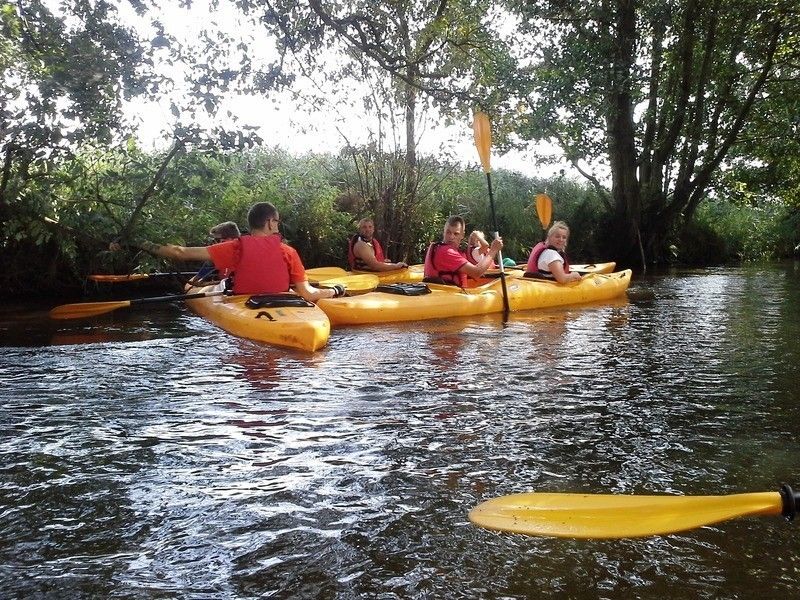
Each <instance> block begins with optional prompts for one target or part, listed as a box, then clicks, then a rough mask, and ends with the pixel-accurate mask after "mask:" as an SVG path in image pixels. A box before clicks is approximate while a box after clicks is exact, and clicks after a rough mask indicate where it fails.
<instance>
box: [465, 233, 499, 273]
mask: <svg viewBox="0 0 800 600" xmlns="http://www.w3.org/2000/svg"><path fill="white" fill-rule="evenodd" d="M502 249H503V240H502V239H501V238H495V239H494V240H492V245H491V246H489V252H488V254H484V255H483V258H481V261H480V262H479V263H478V264H477V265H473V264H472V263H469V262H468V263H464V264H463V265H461V268H460V269H459V271H461V272H462V273H466V274H467V275H469V276H470V277H472V278H473V279H478V278H479V277H481V276H482V275H483V274H484V273H486V270H487V269H488V268H489V267H491V266H492V263H493V262H494V259H495V257H496V256H497V253H498V252H500V250H502Z"/></svg>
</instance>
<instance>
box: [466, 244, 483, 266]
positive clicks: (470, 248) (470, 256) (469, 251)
mask: <svg viewBox="0 0 800 600" xmlns="http://www.w3.org/2000/svg"><path fill="white" fill-rule="evenodd" d="M475 248H480V246H467V260H468V261H469V262H471V263H472V264H473V265H477V264H478V261H477V260H475V257H474V256H473V252H472V251H473V250H475Z"/></svg>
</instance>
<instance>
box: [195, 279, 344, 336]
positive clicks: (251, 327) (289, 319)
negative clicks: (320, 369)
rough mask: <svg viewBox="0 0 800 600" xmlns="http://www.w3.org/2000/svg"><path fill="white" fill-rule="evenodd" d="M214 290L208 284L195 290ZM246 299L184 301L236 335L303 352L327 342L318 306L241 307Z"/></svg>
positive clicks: (327, 325) (326, 323)
mask: <svg viewBox="0 0 800 600" xmlns="http://www.w3.org/2000/svg"><path fill="white" fill-rule="evenodd" d="M216 289H217V288H216V286H208V287H205V288H200V290H199V291H201V292H212V291H215V290H216ZM286 295H287V296H294V294H286ZM248 298H250V296H249V295H239V296H213V297H210V298H198V299H196V300H188V301H187V302H186V304H188V305H189V308H191V309H192V310H193V311H194V312H196V313H197V314H198V315H200V316H201V317H204V318H205V319H207V320H208V321H210V322H211V323H213V324H214V325H216V326H217V327H219V328H221V329H224V330H225V331H227V332H228V333H231V334H233V335H235V336H238V337H243V338H247V339H250V340H255V341H257V342H265V343H268V344H272V345H275V346H281V347H283V348H295V349H297V350H303V351H306V352H315V351H316V350H319V349H320V348H322V347H324V346H325V344H327V343H328V337H329V336H330V332H331V325H330V321H329V320H328V317H327V316H326V315H325V313H324V312H322V310H321V309H320V308H319V307H317V306H310V307H293V306H281V307H277V308H257V309H252V308H249V307H247V306H245V302H247V299H248Z"/></svg>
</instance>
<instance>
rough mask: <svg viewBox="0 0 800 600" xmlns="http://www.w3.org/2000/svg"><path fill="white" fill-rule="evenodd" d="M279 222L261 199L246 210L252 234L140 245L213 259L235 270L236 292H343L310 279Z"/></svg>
mask: <svg viewBox="0 0 800 600" xmlns="http://www.w3.org/2000/svg"><path fill="white" fill-rule="evenodd" d="M279 223H280V216H279V215H278V209H277V208H275V206H274V205H273V204H271V203H269V202H259V203H257V204H254V205H253V207H252V208H251V209H250V212H248V213H247V224H248V226H249V228H250V235H244V236H242V237H240V238H238V239H234V240H229V241H226V242H222V243H219V244H214V245H212V246H200V247H186V246H176V245H172V244H167V245H163V246H162V245H159V244H154V243H152V242H144V243H142V244H139V247H140V248H141V249H142V250H145V251H146V252H149V253H151V254H155V255H156V256H162V257H164V258H171V259H173V260H183V261H188V260H211V261H212V262H213V263H214V267H216V269H217V270H218V271H219V272H220V273H224V272H226V271H232V272H233V273H234V276H233V290H232V291H233V293H234V294H272V293H278V292H287V291H289V288H290V286H293V287H294V290H295V291H296V292H297V293H298V294H300V296H302V297H303V298H305V299H306V300H308V301H310V302H316V301H317V300H321V299H323V298H335V297H337V296H339V295H342V294H343V293H344V290H343V288H341V286H339V287H338V288H334V289H318V288H315V287H313V286H312V285H310V284H309V283H308V279H307V278H306V271H305V268H304V267H303V263H302V261H301V260H300V256H299V255H298V254H297V251H296V250H295V249H294V248H292V247H291V246H288V245H286V244H284V243H283V242H282V239H281V234H280V232H279V230H278V224H279Z"/></svg>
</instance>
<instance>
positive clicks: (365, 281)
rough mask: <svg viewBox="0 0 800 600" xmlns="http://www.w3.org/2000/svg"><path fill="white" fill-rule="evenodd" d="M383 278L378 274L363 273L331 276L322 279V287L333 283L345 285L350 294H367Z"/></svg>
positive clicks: (320, 283)
mask: <svg viewBox="0 0 800 600" xmlns="http://www.w3.org/2000/svg"><path fill="white" fill-rule="evenodd" d="M380 282H381V280H380V279H379V278H378V276H377V275H372V274H370V273H363V274H359V275H345V276H344V277H331V278H329V279H325V280H324V281H320V282H319V285H320V286H321V287H331V286H332V285H343V286H344V287H345V289H346V290H347V294H348V296H356V295H358V294H366V293H367V292H371V291H372V290H374V289H375V288H376V287H378V285H379V284H380Z"/></svg>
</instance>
